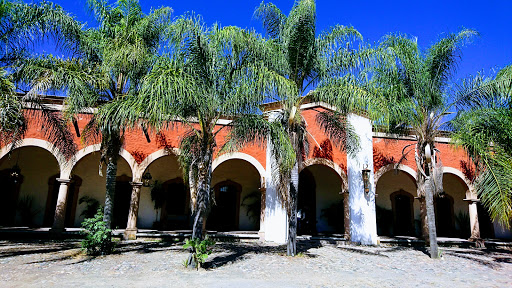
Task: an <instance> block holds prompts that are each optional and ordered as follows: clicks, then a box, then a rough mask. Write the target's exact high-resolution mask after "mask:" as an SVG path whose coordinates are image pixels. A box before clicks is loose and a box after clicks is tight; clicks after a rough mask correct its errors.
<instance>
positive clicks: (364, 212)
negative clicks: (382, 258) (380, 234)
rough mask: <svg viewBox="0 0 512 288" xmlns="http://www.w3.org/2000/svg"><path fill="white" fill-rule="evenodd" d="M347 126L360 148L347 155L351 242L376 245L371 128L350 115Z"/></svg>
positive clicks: (363, 118)
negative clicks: (365, 174) (367, 174)
mask: <svg viewBox="0 0 512 288" xmlns="http://www.w3.org/2000/svg"><path fill="white" fill-rule="evenodd" d="M348 123H349V125H351V126H352V129H353V130H354V132H355V134H356V135H357V138H358V139H357V142H356V143H358V144H359V149H358V150H357V152H355V153H353V155H350V154H349V155H347V172H348V175H347V176H348V191H349V210H350V240H351V241H352V242H354V243H360V244H363V245H377V220H376V215H375V184H374V171H373V134H372V124H371V121H370V120H369V119H368V118H366V117H363V116H359V115H355V114H349V115H348ZM348 141H351V140H350V139H348ZM365 168H367V169H369V170H370V177H369V183H368V187H369V192H368V193H367V192H365V191H364V183H363V175H362V170H363V169H365Z"/></svg>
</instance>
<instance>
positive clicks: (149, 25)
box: [18, 0, 171, 226]
mask: <svg viewBox="0 0 512 288" xmlns="http://www.w3.org/2000/svg"><path fill="white" fill-rule="evenodd" d="M87 3H88V5H89V9H90V10H91V11H92V12H93V13H94V15H95V17H96V20H97V21H98V23H99V27H98V28H90V29H79V30H76V31H74V34H70V35H69V36H68V37H66V39H65V40H66V41H64V42H63V43H62V45H65V46H66V47H69V49H70V51H71V54H72V56H71V57H70V58H58V57H54V56H52V55H43V56H40V57H35V58H30V59H27V60H26V61H25V63H24V65H23V66H22V67H21V69H20V71H19V73H18V77H19V78H20V79H22V80H24V81H27V82H28V83H30V85H31V89H30V91H29V92H28V93H27V95H35V94H39V93H40V92H45V91H48V90H50V89H51V90H65V91H66V92H67V98H66V110H65V116H66V118H67V119H68V120H71V121H74V120H73V119H74V116H75V115H76V114H78V113H82V112H85V111H90V108H91V107H96V108H97V109H98V111H101V110H102V109H103V108H102V107H103V106H104V105H105V104H106V103H108V102H109V101H115V100H116V99H120V98H124V97H129V96H135V95H138V94H139V93H140V89H141V80H142V78H143V77H144V76H145V75H147V74H148V73H149V72H150V71H151V68H152V66H153V63H154V61H155V59H156V55H157V53H158V49H159V44H160V41H161V38H162V35H163V32H164V30H165V28H166V27H167V23H168V22H169V21H170V13H171V9H170V8H168V7H167V8H160V9H157V10H154V11H152V12H151V13H150V14H149V15H145V14H144V13H143V12H142V9H141V6H140V4H139V3H138V1H136V0H119V1H117V2H116V3H115V4H113V5H108V4H107V2H106V1H97V0H89V1H87ZM97 120H98V119H97V117H96V116H93V117H92V120H91V121H90V122H89V123H88V125H87V127H86V130H85V131H84V132H85V133H83V134H82V137H83V138H84V139H85V140H86V141H87V142H91V141H96V139H98V138H101V163H100V174H101V171H102V169H101V166H102V163H105V164H106V166H107V167H106V195H105V208H104V209H105V211H104V221H105V222H106V223H107V225H108V226H111V222H112V214H113V207H114V193H115V184H116V173H117V160H118V158H119V152H120V149H121V147H122V145H123V134H124V130H123V127H120V126H118V125H116V123H115V122H111V121H108V119H106V120H105V121H97Z"/></svg>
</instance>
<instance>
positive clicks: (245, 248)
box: [203, 240, 322, 269]
mask: <svg viewBox="0 0 512 288" xmlns="http://www.w3.org/2000/svg"><path fill="white" fill-rule="evenodd" d="M319 247H322V244H321V243H320V241H311V240H305V241H297V256H299V255H300V256H302V257H308V258H315V257H317V256H316V255H315V254H311V253H309V251H308V250H309V249H312V248H319ZM213 251H214V252H215V253H219V254H220V255H217V256H215V257H213V258H210V259H209V260H208V261H207V262H205V263H204V265H203V267H204V268H205V269H215V268H219V267H222V266H225V265H227V264H231V263H235V262H240V261H243V260H245V259H248V258H249V256H248V254H274V255H279V256H286V245H280V246H266V245H258V244H255V243H217V244H216V245H215V248H214V249H213ZM297 256H296V257H297Z"/></svg>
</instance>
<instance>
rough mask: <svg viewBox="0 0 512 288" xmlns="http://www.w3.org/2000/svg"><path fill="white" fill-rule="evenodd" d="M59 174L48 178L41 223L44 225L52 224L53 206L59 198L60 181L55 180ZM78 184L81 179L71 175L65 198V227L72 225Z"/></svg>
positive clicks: (54, 206) (78, 188)
mask: <svg viewBox="0 0 512 288" xmlns="http://www.w3.org/2000/svg"><path fill="white" fill-rule="evenodd" d="M59 176H60V175H59V174H55V175H53V176H51V177H50V178H49V179H48V197H47V198H46V209H45V213H44V223H43V225H44V226H46V227H51V226H52V225H53V220H54V216H55V208H56V207H57V199H58V198H59V187H60V183H59V182H58V181H57V180H56V179H57V178H59ZM80 186H82V179H81V178H80V177H78V176H76V175H75V176H73V177H72V179H71V183H70V184H69V188H68V195H67V198H66V216H65V217H66V218H65V220H64V225H65V227H73V226H74V223H75V214H76V206H77V204H78V193H79V191H80Z"/></svg>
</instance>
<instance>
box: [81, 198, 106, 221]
mask: <svg viewBox="0 0 512 288" xmlns="http://www.w3.org/2000/svg"><path fill="white" fill-rule="evenodd" d="M82 203H85V209H84V210H83V211H82V213H80V216H84V219H87V218H93V217H94V215H95V214H96V211H98V209H99V208H101V207H100V202H99V201H98V200H96V199H94V198H92V197H89V196H83V197H81V198H80V199H79V200H78V204H82Z"/></svg>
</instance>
